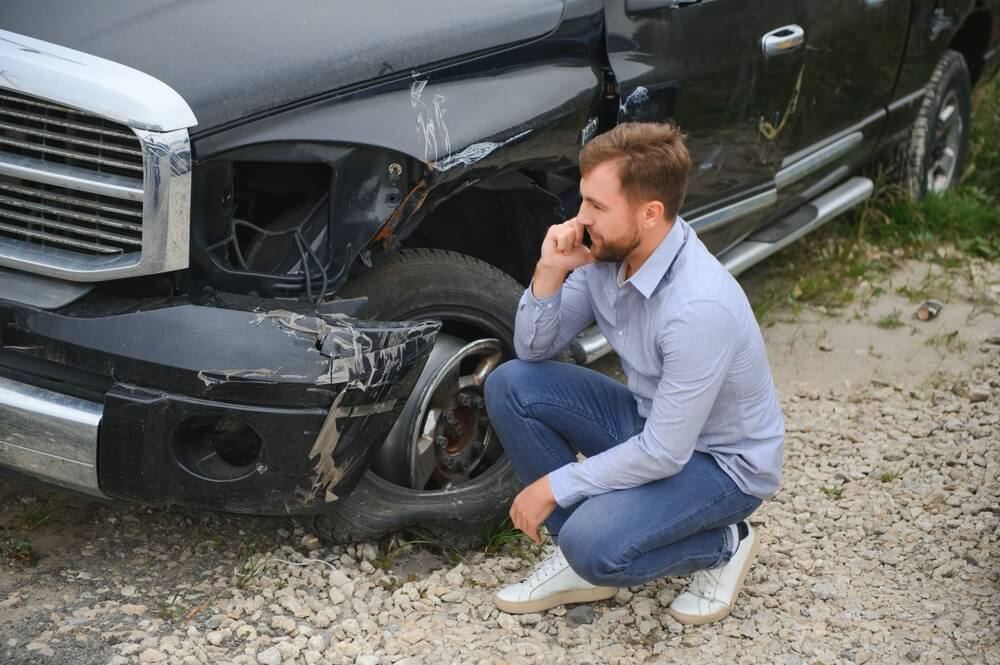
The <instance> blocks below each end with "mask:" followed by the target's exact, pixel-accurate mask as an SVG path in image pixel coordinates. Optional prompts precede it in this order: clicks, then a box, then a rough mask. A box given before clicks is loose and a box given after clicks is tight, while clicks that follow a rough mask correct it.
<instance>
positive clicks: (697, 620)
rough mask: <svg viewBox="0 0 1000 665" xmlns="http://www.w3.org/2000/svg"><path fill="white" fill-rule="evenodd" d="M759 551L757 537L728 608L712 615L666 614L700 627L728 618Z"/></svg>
mask: <svg viewBox="0 0 1000 665" xmlns="http://www.w3.org/2000/svg"><path fill="white" fill-rule="evenodd" d="M758 550H760V536H757V537H756V538H754V540H753V545H752V546H751V547H750V556H748V557H747V560H746V561H745V562H744V563H743V570H742V571H741V572H740V581H739V583H738V584H737V585H736V593H734V594H733V603H732V605H730V606H729V607H725V608H723V609H721V610H719V611H718V612H713V613H712V614H681V613H680V612H676V611H674V610H673V609H671V608H669V607H668V608H667V614H669V615H670V616H672V617H673V618H674V620H676V621H677V622H678V623H682V624H685V625H687V626H700V625H702V624H705V623H712V622H713V621H720V620H722V619H725V618H726V617H727V616H729V613H730V612H732V611H733V605H735V604H736V600H737V599H738V598H739V597H740V591H742V590H743V583H744V582H745V581H746V579H747V575H748V574H749V573H750V566H752V565H753V562H754V561H756V559H757V552H758Z"/></svg>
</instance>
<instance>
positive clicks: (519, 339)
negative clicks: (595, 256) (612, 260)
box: [514, 266, 594, 360]
mask: <svg viewBox="0 0 1000 665" xmlns="http://www.w3.org/2000/svg"><path fill="white" fill-rule="evenodd" d="M593 322H594V309H593V306H592V305H591V303H590V294H589V293H588V291H587V276H586V266H584V267H582V268H577V269H576V270H574V271H573V272H571V273H570V274H569V276H568V277H567V278H566V281H564V282H563V285H562V287H561V288H560V289H559V290H558V291H556V292H555V293H554V294H552V295H551V296H548V297H547V298H542V299H538V298H536V297H535V296H534V294H532V293H531V285H529V286H528V288H527V289H525V291H524V294H523V295H522V296H521V301H520V302H519V303H518V305H517V315H516V316H515V317H514V351H515V352H516V353H517V357H518V358H520V359H521V360H547V359H548V358H551V357H552V356H554V355H556V354H557V353H559V352H560V351H562V350H563V348H564V347H565V346H566V345H567V344H569V343H570V341H571V340H572V339H573V338H574V337H576V335H577V334H578V333H579V332H580V331H581V330H583V329H584V328H586V327H587V326H588V325H590V324H591V323H593Z"/></svg>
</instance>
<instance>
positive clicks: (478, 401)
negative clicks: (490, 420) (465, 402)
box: [472, 397, 486, 409]
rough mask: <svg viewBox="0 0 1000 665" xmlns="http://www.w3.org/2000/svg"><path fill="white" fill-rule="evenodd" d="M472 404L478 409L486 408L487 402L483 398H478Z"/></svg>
mask: <svg viewBox="0 0 1000 665" xmlns="http://www.w3.org/2000/svg"><path fill="white" fill-rule="evenodd" d="M472 403H473V405H475V407H476V408H477V409H484V408H486V400H484V399H483V398H482V397H477V398H476V399H474V400H473V402H472Z"/></svg>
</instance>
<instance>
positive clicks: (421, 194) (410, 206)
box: [372, 178, 430, 249]
mask: <svg viewBox="0 0 1000 665" xmlns="http://www.w3.org/2000/svg"><path fill="white" fill-rule="evenodd" d="M428 193H430V189H429V188H428V187H427V180H426V179H425V178H421V179H420V180H419V181H417V184H416V185H414V186H413V188H412V189H411V190H410V191H408V192H407V193H406V196H404V197H403V200H402V201H401V202H400V204H399V205H398V206H396V209H395V210H393V211H392V214H391V215H389V218H388V219H387V220H385V224H383V225H382V228H380V229H379V230H378V233H376V234H375V237H374V238H372V242H381V243H382V245H383V247H384V248H385V249H388V248H389V244H390V241H391V240H392V237H393V235H394V234H395V233H396V229H397V227H398V226H399V223H400V222H401V221H402V220H403V218H404V216H405V217H410V216H411V215H413V213H415V212H416V211H417V210H419V209H420V207H421V206H422V205H423V204H424V201H425V200H426V199H427V194H428Z"/></svg>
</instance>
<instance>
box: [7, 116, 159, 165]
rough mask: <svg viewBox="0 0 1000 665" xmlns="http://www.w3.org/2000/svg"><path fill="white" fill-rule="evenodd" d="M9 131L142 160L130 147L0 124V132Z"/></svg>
mask: <svg viewBox="0 0 1000 665" xmlns="http://www.w3.org/2000/svg"><path fill="white" fill-rule="evenodd" d="M4 129H6V130H9V131H11V132H21V133H23V134H30V135H31V136H37V137H39V138H43V139H52V140H54V141H63V142H64V143H73V144H76V145H79V146H83V147H85V148H93V149H95V150H110V151H111V152H117V153H121V154H123V155H128V156H130V157H139V158H140V159H142V155H141V154H140V153H139V152H138V151H137V150H136V149H135V148H132V147H125V146H119V145H114V144H112V143H106V142H104V141H94V140H92V139H82V138H80V137H77V136H70V135H69V134H60V133H58V132H49V131H46V130H44V129H35V128H33V127H23V126H21V125H11V124H9V123H6V122H0V130H4Z"/></svg>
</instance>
